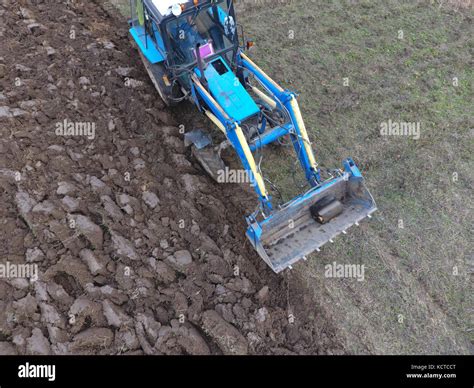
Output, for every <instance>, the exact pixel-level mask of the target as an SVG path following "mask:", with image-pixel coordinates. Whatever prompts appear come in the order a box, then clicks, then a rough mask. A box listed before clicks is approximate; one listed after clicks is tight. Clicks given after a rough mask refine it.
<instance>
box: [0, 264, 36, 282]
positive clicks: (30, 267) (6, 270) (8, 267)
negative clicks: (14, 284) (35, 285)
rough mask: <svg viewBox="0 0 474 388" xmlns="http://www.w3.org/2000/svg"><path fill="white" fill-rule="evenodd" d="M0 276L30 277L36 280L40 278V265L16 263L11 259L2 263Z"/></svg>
mask: <svg viewBox="0 0 474 388" xmlns="http://www.w3.org/2000/svg"><path fill="white" fill-rule="evenodd" d="M0 278H5V279H16V278H24V279H30V280H31V281H32V282H36V281H37V280H38V265H37V264H15V263H11V262H9V261H7V262H6V263H0Z"/></svg>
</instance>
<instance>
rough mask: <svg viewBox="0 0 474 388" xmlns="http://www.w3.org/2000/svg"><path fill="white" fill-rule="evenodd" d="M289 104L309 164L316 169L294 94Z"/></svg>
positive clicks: (316, 165)
mask: <svg viewBox="0 0 474 388" xmlns="http://www.w3.org/2000/svg"><path fill="white" fill-rule="evenodd" d="M290 105H291V109H292V110H293V114H294V115H295V119H296V124H297V125H298V128H299V130H300V135H301V137H302V139H303V143H304V148H305V150H306V153H307V154H308V160H309V164H310V166H311V167H312V168H314V169H315V170H316V169H317V168H318V164H317V163H316V160H315V158H314V154H313V150H312V149H311V143H310V141H309V137H308V132H307V131H306V126H305V124H304V121H303V116H302V115H301V110H300V107H299V105H298V101H297V100H296V97H295V96H293V98H292V99H291V101H290Z"/></svg>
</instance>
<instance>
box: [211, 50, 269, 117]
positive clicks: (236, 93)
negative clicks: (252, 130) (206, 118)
mask: <svg viewBox="0 0 474 388" xmlns="http://www.w3.org/2000/svg"><path fill="white" fill-rule="evenodd" d="M204 75H205V77H206V79H207V82H208V84H209V90H210V91H211V93H212V96H213V97H214V98H215V99H216V101H217V102H218V103H219V105H220V106H221V107H222V108H223V109H224V111H225V112H226V113H227V114H228V115H229V116H230V117H231V118H232V119H234V120H236V121H243V120H245V119H247V118H249V117H250V116H253V115H255V114H257V113H259V112H260V109H259V107H258V106H257V104H256V103H255V102H254V100H253V99H252V97H250V95H249V94H248V93H247V90H245V88H244V87H243V86H242V84H241V83H240V81H239V79H238V78H237V77H236V75H235V74H234V73H233V72H232V71H231V70H230V69H229V67H228V66H227V64H226V63H225V61H224V60H223V59H222V58H221V57H219V58H217V59H215V60H214V61H212V62H211V63H209V64H208V65H207V68H206V70H204Z"/></svg>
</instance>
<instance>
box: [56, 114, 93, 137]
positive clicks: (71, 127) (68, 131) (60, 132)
mask: <svg viewBox="0 0 474 388" xmlns="http://www.w3.org/2000/svg"><path fill="white" fill-rule="evenodd" d="M55 133H56V135H57V136H77V137H78V136H85V137H87V138H88V139H89V140H94V139H95V123H93V122H88V121H83V122H74V121H68V120H67V119H64V120H63V121H60V122H57V123H56V130H55Z"/></svg>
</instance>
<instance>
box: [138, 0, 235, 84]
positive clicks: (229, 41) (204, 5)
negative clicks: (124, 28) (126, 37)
mask: <svg viewBox="0 0 474 388" xmlns="http://www.w3.org/2000/svg"><path fill="white" fill-rule="evenodd" d="M131 14H132V18H131V20H130V26H131V27H132V28H131V30H130V33H131V34H132V36H133V38H134V39H135V41H136V42H137V43H138V45H139V46H140V49H141V51H142V52H143V53H144V54H145V57H146V59H147V60H148V61H149V62H150V63H151V64H155V63H161V62H164V65H165V67H166V68H167V69H169V71H170V72H171V73H172V75H173V76H180V75H181V74H182V73H183V72H186V71H188V70H190V69H192V68H193V67H196V66H197V64H198V63H197V61H198V55H200V56H201V59H202V60H204V61H206V62H207V61H209V60H211V59H213V58H216V57H218V56H221V57H223V58H224V59H225V60H226V61H227V62H228V63H229V64H231V63H232V62H233V58H234V57H235V55H236V53H237V50H238V37H237V28H236V23H235V14H234V9H233V6H232V1H230V2H229V1H228V0H213V1H211V0H207V1H203V0H200V1H198V0H191V1H190V0H187V1H183V0H131ZM198 48H199V50H198Z"/></svg>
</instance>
